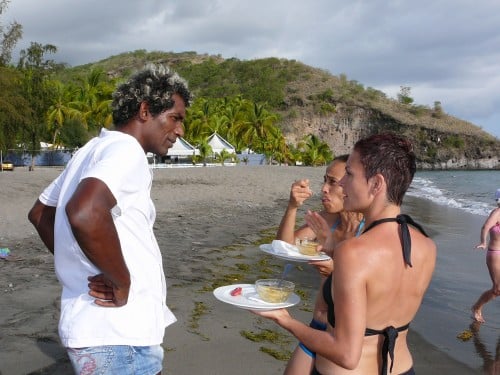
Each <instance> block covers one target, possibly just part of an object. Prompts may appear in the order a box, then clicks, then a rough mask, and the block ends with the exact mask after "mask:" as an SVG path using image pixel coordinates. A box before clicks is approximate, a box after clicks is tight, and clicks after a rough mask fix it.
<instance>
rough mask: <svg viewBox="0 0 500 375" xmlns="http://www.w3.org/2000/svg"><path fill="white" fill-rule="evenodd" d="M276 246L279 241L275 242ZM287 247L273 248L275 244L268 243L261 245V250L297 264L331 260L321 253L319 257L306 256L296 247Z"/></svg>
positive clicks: (288, 245)
mask: <svg viewBox="0 0 500 375" xmlns="http://www.w3.org/2000/svg"><path fill="white" fill-rule="evenodd" d="M281 242H283V241H281ZM273 243H274V244H276V243H277V241H276V240H275V241H273ZM286 245H287V246H279V247H277V246H276V245H275V246H273V244H270V243H266V244H263V245H260V249H261V250H262V251H263V252H265V253H267V254H270V255H273V256H275V257H277V258H281V259H285V260H291V261H295V262H309V261H311V260H315V261H316V260H329V259H330V257H329V256H328V255H326V254H325V253H319V254H318V255H304V254H301V253H300V252H299V249H298V248H297V247H296V246H293V245H290V244H286Z"/></svg>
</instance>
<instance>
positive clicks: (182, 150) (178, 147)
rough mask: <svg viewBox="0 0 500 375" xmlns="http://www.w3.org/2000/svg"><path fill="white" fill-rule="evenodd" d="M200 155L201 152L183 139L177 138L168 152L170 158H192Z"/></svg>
mask: <svg viewBox="0 0 500 375" xmlns="http://www.w3.org/2000/svg"><path fill="white" fill-rule="evenodd" d="M199 154H200V150H198V149H197V148H196V147H194V146H192V145H191V144H190V143H189V142H188V141H186V140H185V139H184V138H181V137H179V138H177V141H176V142H175V143H174V145H173V146H172V147H171V148H169V149H168V152H167V155H168V156H192V155H199Z"/></svg>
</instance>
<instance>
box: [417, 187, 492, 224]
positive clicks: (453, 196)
mask: <svg viewBox="0 0 500 375" xmlns="http://www.w3.org/2000/svg"><path fill="white" fill-rule="evenodd" d="M407 195H410V196H413V197H418V198H423V199H427V200H430V201H431V202H434V203H436V204H438V205H442V206H447V207H453V208H458V209H461V210H464V211H466V212H469V213H472V214H477V215H483V216H484V215H488V214H489V213H490V211H491V205H489V204H487V203H485V202H480V201H476V200H471V199H468V198H467V197H465V196H458V194H457V193H455V192H450V191H446V190H444V189H441V188H439V187H437V186H436V184H435V183H434V181H432V180H430V179H427V178H422V177H416V178H414V180H413V182H412V184H411V186H410V188H409V189H408V192H407Z"/></svg>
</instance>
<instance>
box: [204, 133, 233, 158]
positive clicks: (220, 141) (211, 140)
mask: <svg viewBox="0 0 500 375" xmlns="http://www.w3.org/2000/svg"><path fill="white" fill-rule="evenodd" d="M207 143H208V144H209V145H210V146H211V147H212V151H213V152H214V153H215V154H220V152H221V151H222V150H226V151H227V152H229V153H230V154H234V153H236V149H235V148H234V146H233V145H232V144H231V143H229V142H228V141H226V140H225V139H224V138H222V137H221V136H220V135H219V134H217V133H213V134H212V135H211V136H210V137H208V139H207Z"/></svg>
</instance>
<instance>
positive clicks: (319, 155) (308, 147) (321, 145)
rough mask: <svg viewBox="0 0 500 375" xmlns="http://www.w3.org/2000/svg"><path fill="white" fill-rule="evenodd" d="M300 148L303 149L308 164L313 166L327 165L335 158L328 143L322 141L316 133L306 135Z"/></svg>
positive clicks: (304, 158) (305, 161)
mask: <svg viewBox="0 0 500 375" xmlns="http://www.w3.org/2000/svg"><path fill="white" fill-rule="evenodd" d="M299 148H301V150H302V153H303V160H304V163H305V164H306V165H310V166H313V167H316V166H319V165H326V164H327V163H328V162H329V161H331V160H332V158H333V155H332V151H331V150H330V147H329V146H328V144H326V143H325V142H323V141H321V140H320V139H319V138H318V137H317V136H316V135H314V134H309V135H307V136H305V137H304V139H303V140H302V142H301V144H300V146H299Z"/></svg>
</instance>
